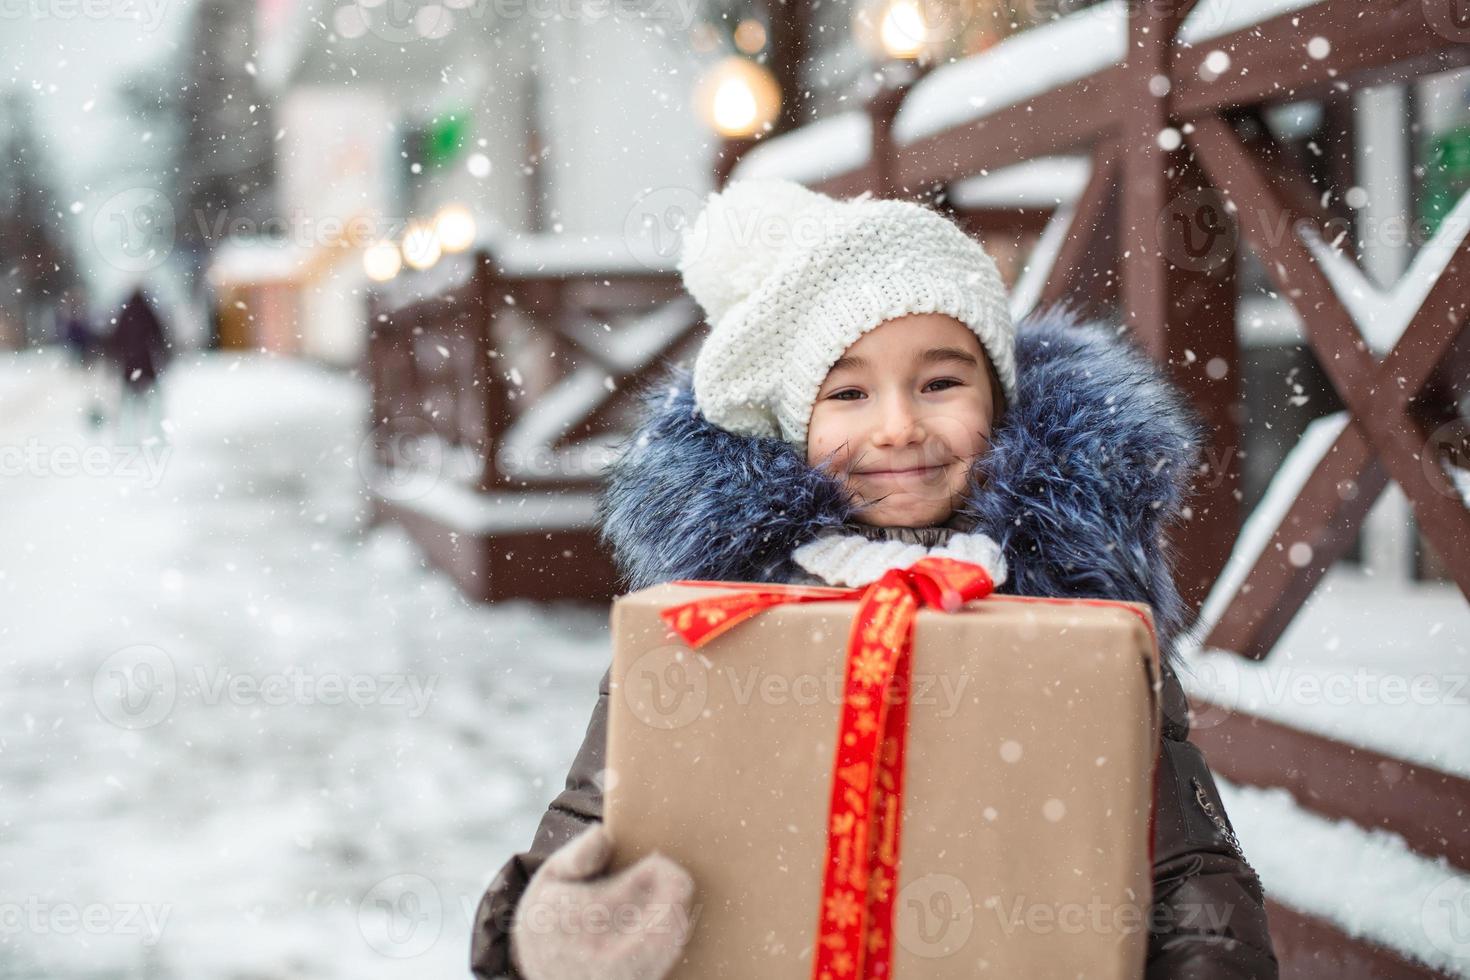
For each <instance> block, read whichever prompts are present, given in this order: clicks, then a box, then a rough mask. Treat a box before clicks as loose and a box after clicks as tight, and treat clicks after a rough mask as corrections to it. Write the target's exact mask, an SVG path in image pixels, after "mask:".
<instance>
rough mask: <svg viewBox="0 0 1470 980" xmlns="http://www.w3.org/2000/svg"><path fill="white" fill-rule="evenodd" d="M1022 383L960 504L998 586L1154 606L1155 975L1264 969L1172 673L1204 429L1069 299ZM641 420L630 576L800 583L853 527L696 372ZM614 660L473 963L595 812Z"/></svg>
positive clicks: (1260, 904) (615, 511)
mask: <svg viewBox="0 0 1470 980" xmlns="http://www.w3.org/2000/svg"><path fill="white" fill-rule="evenodd" d="M1016 358H1017V371H1018V376H1017V383H1018V390H1017V397H1016V400H1015V404H1014V406H1012V407H1010V408H1009V409H1008V410H1007V412H1006V414H1005V415H1003V416H1002V418H1001V419H1000V421H999V422H998V424H997V426H996V429H995V431H994V433H992V445H991V448H990V450H989V451H988V452H987V453H986V454H985V455H984V456H982V457H981V458H980V459H978V460H977V461H976V463H975V468H974V471H973V473H972V479H971V482H970V489H969V492H968V494H967V498H966V500H965V502H964V506H963V507H962V508H961V511H960V515H957V516H960V517H962V519H963V520H964V521H966V522H968V523H969V524H970V525H971V526H972V527H973V528H974V529H975V530H978V531H983V532H984V533H986V534H989V535H990V536H991V537H992V538H994V539H995V540H996V541H998V542H999V543H1000V544H1001V545H1002V547H1003V548H1004V549H1005V554H1006V559H1007V562H1008V565H1009V569H1010V578H1009V580H1008V581H1007V582H1006V583H1005V584H1004V585H1002V586H1001V587H1000V588H999V589H998V590H997V591H999V592H1001V593H1007V594H1017V595H1032V596H1066V597H1083V596H1086V597H1101V598H1107V599H1120V600H1131V601H1142V602H1147V603H1149V604H1150V605H1151V606H1152V607H1153V609H1154V614H1155V621H1156V624H1157V629H1158V634H1159V637H1160V644H1161V648H1162V650H1163V651H1164V656H1165V670H1164V689H1163V708H1164V727H1163V732H1162V739H1161V743H1162V744H1161V754H1160V760H1159V768H1158V778H1157V783H1156V795H1155V838H1154V876H1153V881H1154V903H1155V905H1154V908H1153V909H1152V914H1151V915H1150V919H1149V926H1150V929H1151V934H1150V941H1149V951H1148V969H1147V978H1148V980H1163V978H1190V980H1214V978H1221V980H1225V978H1230V980H1243V978H1254V980H1269V978H1275V977H1276V976H1277V962H1276V957H1275V955H1274V952H1273V950H1272V945H1271V939H1270V935H1269V933H1268V931H1267V923H1266V913H1265V907H1264V897H1263V894H1262V889H1261V884H1260V881H1259V879H1258V878H1257V876H1256V874H1255V872H1254V870H1252V869H1251V867H1250V865H1249V864H1248V863H1247V862H1246V860H1245V858H1244V856H1243V854H1242V853H1241V851H1240V848H1239V845H1238V843H1237V842H1236V840H1235V835H1234V832H1233V830H1232V829H1231V827H1230V824H1229V820H1228V818H1227V817H1226V815H1225V810H1224V806H1223V804H1222V803H1221V801H1220V796H1219V793H1218V791H1217V790H1216V787H1215V781H1214V779H1213V778H1212V776H1211V774H1210V770H1209V767H1208V766H1207V765H1206V763H1205V760H1204V757H1203V755H1202V754H1201V753H1200V751H1199V749H1198V748H1196V747H1195V746H1194V745H1193V744H1192V743H1191V742H1189V741H1188V736H1189V720H1188V714H1187V711H1188V708H1187V702H1186V699H1185V695H1184V691H1183V688H1182V687H1181V686H1180V684H1179V681H1178V679H1177V677H1176V676H1175V671H1174V666H1175V664H1174V661H1175V646H1176V643H1177V640H1178V638H1179V636H1180V633H1181V631H1182V630H1183V628H1184V625H1185V608H1184V604H1183V603H1182V602H1181V600H1180V597H1179V594H1178V591H1177V590H1176V588H1175V585H1174V581H1173V576H1172V574H1171V564H1172V562H1171V553H1170V547H1169V541H1168V533H1169V530H1170V528H1171V526H1172V525H1173V524H1174V523H1175V522H1177V521H1178V520H1179V519H1180V514H1181V508H1182V506H1183V503H1184V500H1185V497H1186V494H1187V492H1188V488H1189V483H1190V478H1191V473H1192V471H1193V469H1194V466H1195V463H1196V461H1197V459H1198V454H1199V450H1200V447H1201V444H1202V441H1203V430H1202V428H1201V426H1200V423H1199V421H1198V417H1197V416H1196V415H1195V414H1194V413H1193V412H1192V410H1191V409H1190V408H1189V407H1188V405H1187V404H1186V403H1185V402H1184V401H1183V399H1182V398H1181V396H1180V395H1179V393H1178V392H1177V390H1176V389H1175V388H1173V387H1172V386H1171V385H1169V384H1168V383H1167V382H1166V381H1165V380H1164V379H1163V378H1162V376H1161V375H1160V373H1159V372H1158V371H1157V370H1156V369H1155V367H1154V366H1153V364H1152V363H1151V362H1150V361H1149V360H1148V359H1147V357H1146V356H1144V355H1143V354H1142V353H1141V352H1139V351H1138V350H1137V349H1136V348H1134V347H1133V346H1132V345H1131V344H1130V343H1128V342H1127V341H1125V340H1123V339H1120V338H1119V337H1118V336H1117V335H1116V333H1115V332H1114V331H1113V330H1111V329H1109V328H1108V327H1106V326H1104V325H1101V324H1089V325H1084V324H1080V323H1078V322H1077V321H1076V320H1075V319H1074V318H1073V317H1071V316H1070V315H1069V314H1067V313H1065V312H1050V313H1044V314H1040V315H1038V316H1034V317H1031V318H1029V319H1027V320H1025V321H1022V322H1021V323H1020V324H1018V325H1017V336H1016ZM643 409H644V417H643V421H642V425H641V426H640V428H639V429H638V431H637V432H636V433H635V434H634V436H633V439H632V440H631V442H630V444H629V447H628V450H627V452H626V453H624V455H623V456H622V457H621V458H620V459H619V460H618V462H617V463H616V464H615V465H614V467H613V469H612V470H611V472H610V475H609V480H608V484H607V490H606V493H605V495H604V498H603V504H602V506H603V525H602V530H603V536H604V539H605V541H606V542H607V544H608V545H609V546H610V548H611V549H612V553H613V555H614V557H615V559H616V560H617V563H618V566H619V568H620V569H621V571H622V572H623V574H624V576H625V578H626V584H627V585H628V586H629V587H630V588H632V589H637V588H642V587H644V586H647V585H651V584H654V583H656V582H661V581H668V580H671V579H676V578H702V579H719V580H729V581H766V582H785V581H800V580H802V579H803V577H804V575H805V573H804V572H803V571H802V570H801V569H800V568H799V567H798V566H796V565H795V564H794V563H793V562H792V560H791V552H792V550H793V549H794V548H795V547H796V546H798V545H800V544H803V543H805V542H806V541H809V540H811V539H812V538H813V537H815V536H816V535H817V534H818V533H820V532H822V531H824V530H835V529H838V528H844V529H850V528H851V526H852V522H851V504H850V502H849V498H848V497H847V495H846V493H845V492H844V491H843V489H842V487H841V486H840V485H839V484H838V483H837V482H836V481H835V480H833V479H832V478H831V477H830V476H828V475H827V474H825V473H823V472H820V471H817V470H814V469H812V468H811V467H809V466H807V465H806V463H805V461H804V459H803V458H802V457H801V456H800V455H799V454H798V453H797V451H796V450H795V449H794V448H793V447H791V446H789V445H788V444H786V443H784V442H782V441H781V440H779V439H774V438H772V439H754V438H747V437H742V436H737V435H734V434H731V433H729V432H725V431H724V430H722V429H718V428H716V427H714V426H713V425H711V424H710V423H709V422H707V421H706V420H705V419H704V418H703V416H701V415H700V414H699V413H698V412H697V410H696V409H695V406H694V399H693V394H692V391H691V385H690V377H689V374H688V371H687V369H684V368H682V367H677V366H676V367H673V368H671V369H670V371H669V372H668V374H667V376H666V377H665V378H664V379H663V381H662V382H661V383H660V384H659V385H657V386H655V387H653V388H651V389H650V390H649V391H647V392H646V393H645V395H644V403H643ZM607 696H608V677H607V676H606V675H604V676H603V679H602V684H601V687H600V688H599V691H598V699H597V703H596V705H595V707H594V710H593V713H592V719H591V721H590V723H589V724H588V727H587V734H586V738H585V741H584V742H583V745H582V748H581V751H580V752H579V753H578V754H577V757H576V760H575V761H574V762H573V764H572V767H571V771H570V772H569V774H568V776H567V783H566V789H565V790H564V791H563V792H562V793H561V794H560V795H559V796H557V798H556V799H555V800H554V801H552V803H551V806H550V808H549V809H548V810H547V812H546V814H545V816H544V817H543V818H542V821H541V825H540V827H539V829H538V830H537V832H536V837H535V840H534V842H533V844H532V846H531V848H530V849H529V850H528V851H525V852H522V853H520V854H517V855H515V856H514V857H512V858H511V859H510V860H509V861H508V862H507V863H506V864H505V866H504V867H503V868H501V870H500V873H499V874H498V875H497V876H496V877H495V880H494V881H493V882H492V883H491V885H490V887H489V889H488V891H487V892H486V894H485V896H484V898H483V899H482V901H481V903H480V908H479V912H478V914H477V916H476V922H475V930H474V936H473V945H472V952H471V965H472V967H473V969H474V972H475V974H476V975H477V976H479V977H503V976H515V975H516V974H515V973H514V972H513V967H512V966H511V962H510V957H509V935H508V932H509V924H510V921H511V918H512V916H513V914H514V910H515V906H516V903H517V901H518V900H519V898H520V895H521V892H522V891H523V890H524V888H525V886H526V883H527V881H528V880H529V878H530V876H531V875H532V874H534V873H535V871H536V869H537V868H538V867H539V866H540V865H541V862H542V861H543V860H545V858H546V857H547V856H548V855H549V854H551V852H552V851H554V850H555V849H556V848H557V847H559V846H560V845H561V844H563V843H564V842H566V841H567V840H569V839H570V838H571V837H573V836H575V835H576V834H577V833H578V832H579V831H580V830H581V829H582V828H583V827H584V826H586V824H587V823H588V822H589V821H592V820H600V819H601V816H602V798H601V792H600V790H599V788H598V786H597V783H596V781H595V777H597V776H598V774H599V773H600V771H601V769H602V768H603V765H604V763H603V752H604V741H605V738H606V710H607Z"/></svg>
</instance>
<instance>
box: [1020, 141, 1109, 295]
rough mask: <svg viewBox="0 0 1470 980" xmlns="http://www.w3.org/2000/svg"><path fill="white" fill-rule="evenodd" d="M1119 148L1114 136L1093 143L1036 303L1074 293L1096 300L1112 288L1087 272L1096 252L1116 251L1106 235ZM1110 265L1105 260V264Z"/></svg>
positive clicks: (1093, 262)
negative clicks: (1083, 178) (1083, 183)
mask: <svg viewBox="0 0 1470 980" xmlns="http://www.w3.org/2000/svg"><path fill="white" fill-rule="evenodd" d="M1121 152H1122V151H1121V147H1120V146H1119V144H1118V141H1117V140H1116V139H1107V140H1101V141H1100V142H1099V143H1098V144H1097V145H1096V146H1095V147H1093V150H1092V173H1091V175H1090V176H1089V177H1088V180H1087V186H1086V187H1084V188H1083V189H1082V193H1081V194H1080V195H1079V196H1078V198H1077V203H1076V204H1075V205H1074V206H1073V209H1072V222H1071V225H1070V226H1069V227H1068V229H1067V238H1066V241H1064V242H1063V243H1062V247H1061V249H1060V250H1059V251H1058V252H1057V257H1056V260H1055V261H1054V262H1053V263H1052V266H1051V269H1050V271H1049V272H1048V273H1047V277H1046V285H1045V286H1043V287H1042V290H1041V296H1040V298H1039V300H1038V302H1037V305H1038V306H1041V307H1046V306H1050V305H1052V304H1054V303H1058V302H1061V301H1062V300H1065V299H1075V298H1077V297H1078V296H1085V297H1087V299H1088V300H1089V301H1091V302H1093V303H1100V302H1101V301H1102V300H1103V299H1104V298H1105V297H1104V294H1106V293H1109V292H1111V291H1112V290H1111V289H1110V288H1108V286H1107V285H1106V284H1104V283H1101V282H1097V281H1096V280H1095V278H1092V277H1090V275H1089V274H1090V273H1092V272H1093V270H1096V269H1097V268H1098V267H1099V266H1100V265H1101V263H1099V262H1097V261H1096V257H1097V253H1098V252H1100V251H1106V250H1110V249H1111V250H1113V251H1116V247H1117V246H1116V242H1114V243H1113V244H1111V245H1110V244H1109V243H1108V241H1107V237H1108V236H1109V235H1110V234H1111V233H1112V226H1113V224H1114V220H1113V217H1114V211H1115V210H1116V201H1117V193H1116V189H1117V185H1118V167H1119V163H1118V161H1119V157H1120V155H1121ZM1113 265H1114V264H1113V263H1108V267H1113Z"/></svg>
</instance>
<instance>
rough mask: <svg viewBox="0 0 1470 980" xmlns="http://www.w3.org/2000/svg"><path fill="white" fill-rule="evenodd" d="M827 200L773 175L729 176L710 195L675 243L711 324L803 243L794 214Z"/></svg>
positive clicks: (681, 268) (690, 287)
mask: <svg viewBox="0 0 1470 980" xmlns="http://www.w3.org/2000/svg"><path fill="white" fill-rule="evenodd" d="M828 203H829V199H828V198H826V197H824V196H823V195H821V194H818V193H817V192H815V191H812V190H810V189H808V188H806V187H803V186H802V185H801V184H798V183H796V182H794V181H790V180H782V179H779V178H775V177H756V178H749V179H746V180H735V181H731V182H730V183H729V184H728V185H727V186H726V187H725V189H724V190H721V191H717V192H715V193H713V194H711V195H710V196H709V199H708V201H707V202H706V204H705V207H704V210H703V211H701V212H700V214H699V217H698V218H696V219H695V221H694V224H693V225H691V226H690V227H689V228H688V230H687V232H686V233H685V235H684V237H683V240H682V241H681V243H680V249H679V263H678V268H679V272H680V273H681V274H682V275H683V277H684V287H685V288H686V289H687V290H689V293H690V295H691V296H693V297H694V299H695V300H696V301H697V302H698V303H699V305H700V306H701V307H703V308H704V312H705V317H706V319H707V320H708V321H709V323H710V325H711V326H713V325H714V324H715V323H718V322H719V320H720V318H721V317H723V316H724V315H725V311H727V310H729V309H730V308H731V307H732V306H734V305H735V304H736V303H738V302H740V301H741V300H742V299H744V298H745V297H746V296H749V295H750V294H751V293H752V292H754V291H755V290H756V288H757V287H758V286H760V284H761V282H762V281H763V280H765V278H766V277H767V276H769V275H770V274H771V272H772V271H773V270H774V269H775V268H776V266H777V265H778V264H779V263H780V261H781V259H782V257H783V256H784V255H786V254H787V253H788V252H790V251H793V250H794V249H793V246H796V247H800V246H801V245H802V242H801V240H800V226H798V225H797V223H796V218H797V217H798V216H799V215H801V214H803V213H806V212H809V211H810V210H811V209H813V208H820V207H823V206H825V205H827V204H828ZM807 244H808V245H809V244H810V243H807Z"/></svg>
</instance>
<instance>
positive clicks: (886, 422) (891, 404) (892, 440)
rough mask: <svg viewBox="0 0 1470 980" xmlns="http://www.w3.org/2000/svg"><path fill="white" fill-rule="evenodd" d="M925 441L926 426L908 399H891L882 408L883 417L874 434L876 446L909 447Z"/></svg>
mask: <svg viewBox="0 0 1470 980" xmlns="http://www.w3.org/2000/svg"><path fill="white" fill-rule="evenodd" d="M923 441H924V424H923V420H922V418H921V417H920V415H919V413H918V412H916V411H914V407H913V406H912V405H911V404H909V402H908V401H907V400H906V399H903V398H894V399H890V400H889V401H888V403H887V404H886V405H884V406H883V408H882V417H881V419H880V421H879V424H878V427H877V429H876V430H875V431H874V432H873V444H874V445H875V446H907V445H909V444H911V443H922V442H923Z"/></svg>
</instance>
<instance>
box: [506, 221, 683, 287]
mask: <svg viewBox="0 0 1470 980" xmlns="http://www.w3.org/2000/svg"><path fill="white" fill-rule="evenodd" d="M492 227H493V226H492ZM478 244H479V245H480V246H481V247H483V248H485V249H486V250H487V251H489V253H490V254H491V256H493V257H494V259H495V261H496V263H497V264H498V265H499V266H500V268H501V269H502V270H503V271H504V272H505V274H506V275H509V276H527V277H530V276H536V277H540V276H564V275H574V274H579V273H580V274H588V275H595V274H597V273H610V274H611V273H618V274H635V275H636V274H638V273H642V272H672V271H674V269H675V261H676V259H677V256H676V255H675V254H674V252H673V250H672V249H670V250H669V254H668V255H664V254H663V253H662V252H661V251H658V250H654V249H641V248H640V249H639V250H638V254H636V255H635V254H634V251H633V249H632V248H630V247H629V241H628V236H627V235H620V234H595V235H581V234H527V233H516V232H501V231H498V230H492V231H490V232H489V233H487V234H484V235H481V236H480V239H479V242H478Z"/></svg>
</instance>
